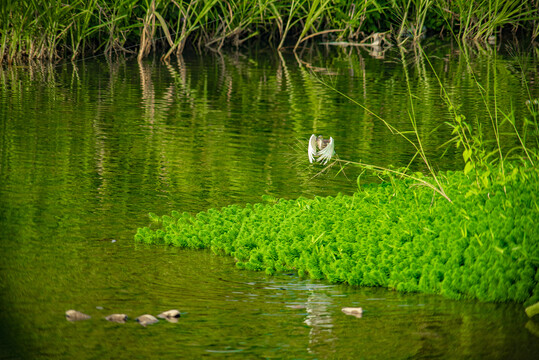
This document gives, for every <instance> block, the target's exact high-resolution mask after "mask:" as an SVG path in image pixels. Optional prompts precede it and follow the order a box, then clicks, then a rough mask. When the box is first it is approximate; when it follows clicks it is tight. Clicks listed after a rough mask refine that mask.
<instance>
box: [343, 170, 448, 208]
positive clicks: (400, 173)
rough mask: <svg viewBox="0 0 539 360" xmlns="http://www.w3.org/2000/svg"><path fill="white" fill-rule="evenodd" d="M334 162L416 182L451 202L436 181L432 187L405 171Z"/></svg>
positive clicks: (430, 184)
mask: <svg viewBox="0 0 539 360" xmlns="http://www.w3.org/2000/svg"><path fill="white" fill-rule="evenodd" d="M335 162H338V163H342V164H344V166H346V165H356V166H359V167H361V168H363V169H365V170H369V171H374V172H376V173H378V174H380V175H388V174H394V175H398V176H399V177H401V178H406V179H410V180H414V181H417V182H418V183H419V184H418V185H422V186H426V187H428V188H429V189H432V190H433V191H434V192H436V193H438V194H439V195H441V196H443V197H444V198H445V199H446V200H447V201H449V202H452V201H451V199H450V198H449V196H448V195H447V194H446V193H445V191H444V189H443V188H442V186H441V185H440V183H439V182H438V180H436V185H434V184H432V183H430V182H428V181H426V180H425V179H422V178H420V177H418V176H414V175H410V174H408V173H406V172H405V171H406V170H404V171H399V170H394V169H388V168H385V167H383V166H376V165H370V164H366V163H362V162H358V161H350V160H341V159H336V160H335Z"/></svg>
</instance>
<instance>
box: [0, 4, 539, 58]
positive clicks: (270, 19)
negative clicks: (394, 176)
mask: <svg viewBox="0 0 539 360" xmlns="http://www.w3.org/2000/svg"><path fill="white" fill-rule="evenodd" d="M537 8H538V6H537V1H529V2H522V1H519V0H504V1H501V0H481V1H464V0H459V1H447V0H444V1H432V0H365V1H360V2H357V1H352V0H312V1H307V0H294V1H291V2H283V1H277V0H262V1H257V2H254V1H252V0H241V1H233V2H230V1H223V0H210V1H198V0H188V1H162V0H145V1H135V0H114V1H104V0H67V1H62V2H61V1H57V0H53V1H36V0H28V1H13V0H6V1H4V2H3V3H2V6H0V61H1V62H4V61H7V62H8V63H11V62H13V61H15V60H18V59H25V60H32V59H48V60H55V59H57V58H64V57H68V56H69V57H71V59H72V60H73V59H75V58H77V57H80V56H81V55H82V54H86V55H85V56H87V54H90V53H95V52H96V51H103V50H104V52H105V53H107V54H111V53H112V52H117V51H122V52H138V54H139V58H142V57H144V56H146V55H148V53H149V52H150V50H156V49H159V50H160V52H161V53H164V55H163V58H164V59H168V58H169V57H170V56H171V55H172V54H173V53H181V52H182V51H183V49H184V48H185V46H186V45H188V44H191V45H192V46H193V47H198V48H200V47H201V46H206V47H208V48H211V49H214V50H219V49H220V48H221V47H222V46H223V45H224V44H225V43H226V44H230V45H232V46H240V45H241V44H242V43H244V42H245V41H247V40H251V39H258V40H262V41H264V42H265V43H266V44H269V45H271V46H274V47H276V48H278V49H283V48H285V47H286V46H287V45H288V44H290V45H292V46H293V47H294V49H296V48H298V46H300V45H301V44H302V43H304V42H305V41H306V40H308V39H312V38H315V37H319V36H325V37H328V36H330V37H331V39H337V40H349V39H350V40H358V38H363V39H365V38H367V37H368V36H369V34H372V33H381V32H386V31H390V32H392V33H393V35H394V36H395V38H397V39H400V38H403V37H404V38H406V39H411V40H412V41H414V42H418V41H419V40H420V38H421V37H422V36H423V35H424V33H425V30H427V29H428V30H429V31H432V32H436V33H439V32H450V31H453V32H455V33H458V34H459V35H458V38H459V39H474V40H478V39H479V40H486V39H488V38H489V36H491V35H496V34H497V33H498V32H500V31H502V30H504V29H512V30H517V29H518V30H521V31H524V32H527V33H529V36H530V37H531V38H532V40H533V39H534V38H535V37H537V36H538V34H539V25H538V24H539V20H538V19H539V11H538V10H537Z"/></svg>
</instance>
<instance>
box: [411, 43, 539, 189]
mask: <svg viewBox="0 0 539 360" xmlns="http://www.w3.org/2000/svg"><path fill="white" fill-rule="evenodd" d="M453 36H455V34H453ZM455 38H456V36H455ZM456 40H457V43H458V45H459V48H460V49H461V53H462V54H463V56H464V59H465V61H466V65H467V67H468V69H469V72H470V74H471V76H472V79H473V82H474V84H475V85H476V86H477V89H478V90H479V94H480V96H481V100H482V102H483V104H484V106H485V110H486V111H487V114H488V117H489V119H490V122H491V125H492V129H493V133H494V137H495V141H496V147H495V148H494V149H492V150H491V149H487V148H486V144H485V142H484V141H483V139H482V133H481V130H480V129H479V130H477V131H473V130H472V128H471V126H470V125H469V124H468V123H467V122H466V117H465V116H464V115H462V114H460V113H459V112H458V110H457V109H458V106H457V105H455V104H453V102H452V100H451V98H450V97H449V95H448V93H447V91H446V89H445V87H444V86H443V84H442V82H441V80H440V78H439V77H438V74H437V73H436V71H435V69H434V66H433V65H432V63H431V62H430V59H429V58H428V56H427V55H426V54H425V52H424V51H423V49H421V48H420V49H421V53H422V55H423V56H424V57H425V59H426V60H427V62H428V64H429V66H430V68H431V69H432V71H433V73H434V75H435V77H436V79H437V81H438V84H439V86H440V89H441V91H442V94H443V96H442V99H443V101H444V102H445V103H446V105H447V107H448V109H449V111H450V113H451V114H452V117H453V119H454V122H453V124H449V125H450V126H451V127H452V128H453V134H456V136H455V137H454V138H453V139H451V140H450V142H451V141H455V142H456V145H457V147H459V145H462V146H463V147H464V151H463V154H462V156H463V158H464V162H465V167H464V173H465V174H468V173H469V172H471V171H472V170H473V171H474V173H475V175H476V183H477V185H478V188H481V187H488V186H489V184H490V183H491V182H492V181H497V182H500V183H501V184H505V183H506V182H507V179H506V171H505V160H506V158H507V156H508V155H509V153H511V152H513V151H515V150H516V148H513V149H510V150H509V151H507V152H506V153H505V155H504V150H503V146H502V142H501V132H500V127H501V126H502V125H503V124H504V123H505V122H506V121H507V122H509V123H510V124H511V126H512V128H513V131H514V135H515V136H516V137H517V138H518V141H519V143H520V146H519V147H518V150H521V151H522V152H523V153H524V155H525V158H526V159H527V160H528V161H529V162H530V164H531V165H532V166H535V165H534V164H535V163H534V161H533V157H536V158H537V154H535V153H533V152H532V151H531V149H528V148H527V145H526V141H525V139H524V138H523V137H522V136H521V134H520V133H519V131H518V129H517V127H516V120H515V118H514V113H513V112H504V111H503V110H502V109H500V108H499V107H498V91H497V81H496V76H497V71H496V53H495V54H494V65H493V68H494V71H493V76H494V85H493V89H492V95H493V99H494V100H493V101H494V105H493V106H494V109H493V110H492V109H491V107H490V106H489V102H488V96H487V95H488V94H489V89H488V88H487V89H485V87H483V86H482V85H481V83H480V82H479V80H478V79H477V76H476V75H475V73H474V71H473V68H472V66H471V64H470V58H469V55H468V54H467V53H466V49H465V47H464V46H463V44H462V42H461V41H459V39H457V38H456ZM523 78H524V80H525V77H523ZM529 101H531V99H530V100H529ZM500 114H501V117H502V118H503V120H502V121H500V119H499V118H500ZM534 123H535V127H536V128H537V121H528V120H527V119H525V120H524V130H525V129H526V127H527V126H528V125H533V124H534ZM538 139H539V136H538ZM493 155H497V156H496V158H497V161H495V160H490V158H491V157H492V156H493ZM496 162H497V168H498V174H499V176H500V177H501V179H500V178H492V175H494V174H492V172H491V169H492V166H493V165H494V164H495V163H496ZM504 189H505V188H504Z"/></svg>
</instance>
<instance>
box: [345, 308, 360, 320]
mask: <svg viewBox="0 0 539 360" xmlns="http://www.w3.org/2000/svg"><path fill="white" fill-rule="evenodd" d="M341 310H342V312H343V313H345V314H346V315H351V316H355V317H357V318H360V317H361V316H362V315H363V308H360V307H344V308H342V309H341Z"/></svg>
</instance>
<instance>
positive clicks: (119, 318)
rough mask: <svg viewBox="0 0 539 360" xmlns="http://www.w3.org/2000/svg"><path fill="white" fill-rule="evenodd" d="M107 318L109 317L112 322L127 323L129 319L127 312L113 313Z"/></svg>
mask: <svg viewBox="0 0 539 360" xmlns="http://www.w3.org/2000/svg"><path fill="white" fill-rule="evenodd" d="M105 319H107V320H108V321H110V322H115V323H119V324H125V322H126V321H127V315H125V314H111V315H109V316H107V317H106V318H105Z"/></svg>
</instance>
